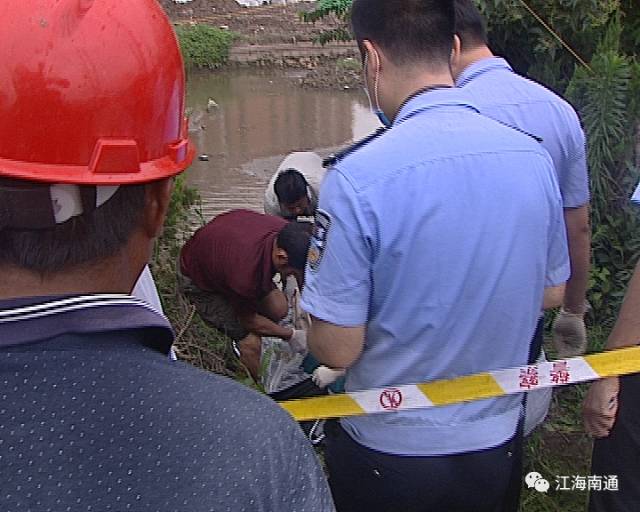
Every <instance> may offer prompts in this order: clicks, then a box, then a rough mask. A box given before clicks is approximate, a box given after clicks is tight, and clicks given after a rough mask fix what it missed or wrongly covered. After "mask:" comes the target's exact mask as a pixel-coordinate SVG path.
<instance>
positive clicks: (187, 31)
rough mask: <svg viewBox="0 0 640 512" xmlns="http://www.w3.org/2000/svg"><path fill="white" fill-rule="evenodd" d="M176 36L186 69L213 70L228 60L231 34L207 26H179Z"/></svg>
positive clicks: (231, 40)
mask: <svg viewBox="0 0 640 512" xmlns="http://www.w3.org/2000/svg"><path fill="white" fill-rule="evenodd" d="M176 35H177V36H178V41H179V42H180V49H181V50H182V55H183V57H184V63H185V66H186V67H187V68H193V67H195V68H201V69H202V68H206V69H214V68H217V67H220V66H222V65H223V64H225V63H226V62H227V59H228V58H229V49H230V48H231V44H232V43H233V40H234V38H235V34H234V33H233V32H229V31H228V30H222V29H219V28H216V27H210V26H208V25H179V26H177V27H176Z"/></svg>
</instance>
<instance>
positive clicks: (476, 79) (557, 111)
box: [456, 57, 589, 208]
mask: <svg viewBox="0 0 640 512" xmlns="http://www.w3.org/2000/svg"><path fill="white" fill-rule="evenodd" d="M496 83H499V84H500V87H499V88H496V87H495V86H494V85H495V84H496ZM456 85H457V86H458V87H463V88H464V89H465V92H466V93H467V94H469V96H470V98H471V99H472V101H473V102H474V104H475V105H476V106H477V107H478V109H479V110H480V112H481V113H482V114H484V115H486V116H488V117H491V118H492V119H495V120H497V121H500V122H502V123H505V124H507V125H509V126H513V127H515V128H518V129H520V130H523V131H525V132H527V133H529V134H531V135H534V136H536V137H539V138H540V139H541V144H542V146H543V147H544V148H545V149H546V150H547V151H548V152H549V155H551V158H552V160H553V163H554V168H555V170H556V175H557V178H558V184H559V186H560V190H561V192H562V198H563V206H564V207H565V208H577V207H580V206H583V205H584V204H585V203H587V202H588V201H589V183H588V176H587V174H586V172H585V170H586V145H585V138H584V133H583V131H582V128H581V126H580V120H579V119H578V116H577V114H576V112H575V110H574V109H573V107H571V105H569V103H567V102H566V101H565V100H564V99H562V98H561V97H559V96H558V95H557V94H555V93H553V92H552V91H550V90H549V89H547V88H546V87H544V86H542V85H540V84H539V83H537V82H534V81H533V80H530V79H528V78H525V77H523V76H521V75H519V74H517V73H515V72H514V71H513V70H512V69H511V66H509V64H508V63H507V62H506V61H505V60H504V59H502V58H499V57H489V58H487V59H483V60H481V61H479V62H477V63H476V64H472V65H471V66H469V67H467V68H466V69H465V70H464V71H463V72H462V74H461V75H460V76H459V77H458V79H457V80H456Z"/></svg>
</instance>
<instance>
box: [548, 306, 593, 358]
mask: <svg viewBox="0 0 640 512" xmlns="http://www.w3.org/2000/svg"><path fill="white" fill-rule="evenodd" d="M553 346H554V347H555V348H556V350H557V351H558V357H559V358H560V359H562V358H565V357H574V356H580V355H582V354H584V352H585V350H587V328H586V327H585V325H584V313H570V312H568V311H566V310H565V309H564V308H561V309H560V313H558V316H557V317H556V319H555V321H554V322H553Z"/></svg>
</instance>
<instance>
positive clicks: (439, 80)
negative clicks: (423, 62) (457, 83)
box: [392, 69, 454, 119]
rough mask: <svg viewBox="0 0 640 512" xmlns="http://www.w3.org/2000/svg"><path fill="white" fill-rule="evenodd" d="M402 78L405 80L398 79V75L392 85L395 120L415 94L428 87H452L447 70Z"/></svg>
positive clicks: (451, 79)
mask: <svg viewBox="0 0 640 512" xmlns="http://www.w3.org/2000/svg"><path fill="white" fill-rule="evenodd" d="M403 76H404V77H405V80H402V79H400V75H398V80H397V81H395V84H394V88H393V90H394V95H393V99H392V102H393V104H392V109H393V116H392V119H395V118H396V116H397V115H398V113H399V112H400V109H401V108H402V106H403V105H404V104H405V103H406V101H407V100H408V99H409V98H410V97H411V96H413V95H415V94H416V93H417V92H419V91H421V90H424V89H429V88H430V87H442V86H444V87H451V86H453V85H454V82H453V77H452V76H451V72H450V71H449V70H448V69H447V70H446V71H445V70H443V71H442V72H436V73H422V74H419V75H415V76H413V77H411V76H410V75H409V76H407V75H403Z"/></svg>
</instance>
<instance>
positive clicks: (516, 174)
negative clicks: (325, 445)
mask: <svg viewBox="0 0 640 512" xmlns="http://www.w3.org/2000/svg"><path fill="white" fill-rule="evenodd" d="M429 106H432V110H430V111H429V112H430V115H420V109H426V108H428V107H429ZM423 134H429V136H428V137H426V138H424V139H423ZM390 148H393V150H391V149H390ZM417 148H419V149H418V150H416V149H417ZM338 183H348V184H349V185H350V186H351V187H353V189H354V192H355V194H356V197H357V202H358V206H359V207H360V208H362V211H363V212H364V213H363V215H365V217H364V218H363V219H358V220H359V221H361V222H362V224H360V225H359V226H358V227H359V228H360V229H362V236H364V237H365V239H366V240H367V243H368V246H369V250H370V251H371V252H372V254H375V259H374V263H373V266H372V269H371V272H372V274H371V288H372V295H371V302H370V310H369V313H368V316H369V318H370V321H369V323H368V324H367V333H366V339H367V345H366V347H365V349H364V352H363V354H362V356H361V358H360V359H359V360H358V362H357V363H356V364H355V365H354V366H353V367H351V368H350V369H349V372H348V373H347V390H357V389H370V388H375V387H380V386H387V385H392V384H404V383H414V382H424V381H431V380H435V379H441V378H450V377H452V376H456V375H463V374H469V373H476V372H481V371H486V370H489V369H498V368H508V367H511V366H517V365H522V364H526V362H527V356H528V351H529V344H528V343H527V340H529V339H530V338H531V335H532V333H533V330H534V327H535V322H536V317H537V314H536V313H537V311H538V310H539V309H540V305H541V304H542V295H543V286H542V283H544V282H545V279H547V277H549V276H551V275H554V274H557V275H558V276H560V275H561V273H562V272H563V271H564V270H566V266H565V261H564V260H563V258H562V257H563V256H564V254H563V253H562V252H560V255H561V257H560V258H559V260H558V261H556V262H548V253H549V251H550V250H551V249H552V247H550V245H549V237H550V234H551V233H553V232H554V229H556V228H557V226H558V225H560V226H562V219H561V217H559V216H558V214H559V213H560V197H559V193H558V190H557V185H556V184H555V180H554V178H553V170H552V166H551V163H550V161H549V157H548V155H547V154H546V153H545V152H544V150H542V149H541V148H540V147H539V145H538V144H537V143H536V142H535V141H534V140H533V139H530V138H529V137H526V136H524V135H522V134H520V133H518V132H517V131H515V130H512V129H510V128H507V127H504V126H501V125H499V124H498V123H495V122H494V121H492V120H490V119H486V118H484V117H483V116H481V115H479V114H477V113H476V112H474V111H473V109H472V103H471V102H468V101H467V100H466V98H465V95H464V92H463V91H456V90H453V89H447V90H440V91H432V92H429V93H426V94H424V95H422V96H418V97H416V98H414V99H413V100H411V101H410V102H409V103H408V104H407V105H406V106H405V107H404V108H403V109H402V111H401V112H400V114H399V115H398V117H397V118H396V121H395V123H394V127H393V129H392V130H391V131H390V132H388V133H386V134H385V135H383V136H382V137H380V138H379V139H378V140H376V141H374V142H371V143H370V144H369V145H368V146H366V147H363V148H361V149H359V150H358V151H356V152H355V153H353V154H352V155H351V156H348V157H347V158H345V159H344V160H343V161H342V162H339V163H338V164H337V165H336V166H335V168H334V169H332V170H331V172H330V174H329V175H328V177H327V178H326V185H325V187H324V188H323V190H322V193H323V194H326V195H327V196H329V197H331V196H333V195H334V194H339V192H338V190H337V185H338ZM400 198H402V200H400ZM340 199H341V200H342V201H344V205H343V206H342V207H337V208H338V209H337V210H335V211H333V212H331V217H332V222H336V223H342V222H345V223H346V222H349V221H350V220H352V218H351V216H350V215H349V213H347V212H348V211H349V210H350V207H351V205H350V204H349V203H348V202H346V201H345V200H344V198H340ZM320 206H321V208H323V203H322V202H321V205H320ZM351 229H352V228H351ZM354 236H355V235H354ZM331 243H336V242H335V241H331ZM337 243H340V242H337ZM329 257H330V256H329V255H328V254H327V255H325V256H324V258H329ZM335 257H337V258H339V257H340V255H339V254H336V256H335ZM327 263H328V262H327ZM325 264H326V263H325ZM344 264H346V262H344V263H343V265H344ZM554 265H558V266H557V268H555V267H554ZM321 272H322V267H320V269H319V271H318V275H321ZM321 277H322V278H323V283H325V291H324V292H323V293H327V291H326V286H327V280H331V277H326V276H324V275H321ZM337 279H340V276H338V277H336V280H337ZM332 282H333V281H332ZM530 283H539V286H533V287H532V286H529V284H530ZM335 286H336V287H338V286H339V284H338V283H337V282H335ZM309 287H310V288H311V289H313V278H310V279H309ZM330 289H331V290H332V291H333V287H330ZM399 304H402V306H399ZM314 314H318V312H317V311H314ZM345 315H346V313H345ZM345 320H346V319H345ZM351 320H352V321H353V322H356V321H357V320H358V319H357V318H355V317H354V318H352V319H351ZM497 333H500V336H497ZM520 401H521V399H520V397H517V396H513V397H508V398H502V399H497V400H486V401H482V402H475V403H470V404H464V405H458V406H452V407H447V408H443V409H430V410H428V411H424V412H410V413H396V414H394V415H393V417H389V416H385V415H382V416H367V417H358V418H350V419H346V420H343V425H345V426H346V428H347V429H348V430H349V431H350V432H351V433H352V435H353V436H354V437H355V438H356V439H358V440H361V441H362V442H363V443H364V444H366V445H367V446H370V447H372V448H374V449H381V450H383V451H386V450H389V449H393V450H394V451H396V450H398V451H400V452H404V453H407V454H413V455H439V454H446V453H451V452H452V451H457V450H465V451H466V450H475V449H480V448H485V447H486V446H489V445H491V444H492V443H495V444H497V443H499V442H502V441H504V439H506V438H507V437H508V436H509V435H510V434H512V433H513V431H514V430H515V426H516V423H517V421H518V416H519V412H520ZM454 418H455V419H454ZM395 428H397V429H399V432H402V435H390V432H393V430H394V429H395ZM409 433H411V434H412V435H405V434H409Z"/></svg>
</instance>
